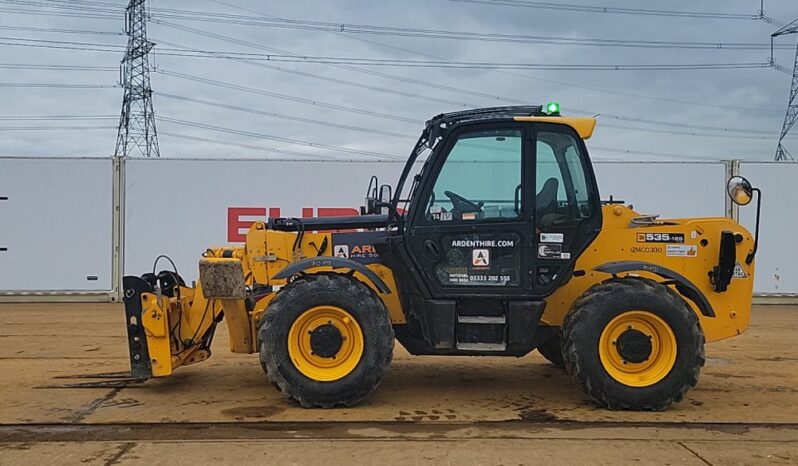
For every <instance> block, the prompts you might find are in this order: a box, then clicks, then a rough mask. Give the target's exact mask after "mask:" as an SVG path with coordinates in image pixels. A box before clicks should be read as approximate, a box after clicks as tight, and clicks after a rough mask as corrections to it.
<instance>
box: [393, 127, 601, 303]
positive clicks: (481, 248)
mask: <svg viewBox="0 0 798 466" xmlns="http://www.w3.org/2000/svg"><path fill="white" fill-rule="evenodd" d="M443 144H444V145H443V146H442V147H441V148H440V149H439V150H438V151H436V153H434V154H433V159H431V164H430V165H429V166H428V167H425V172H427V173H425V176H423V177H422V180H421V184H420V185H419V187H418V191H417V193H418V194H417V195H415V196H414V199H413V202H412V204H411V208H410V212H409V214H408V217H409V220H410V222H409V227H408V228H407V229H406V230H405V244H406V245H407V251H408V254H409V256H410V258H411V260H412V261H413V262H414V265H415V267H416V270H418V271H419V273H420V275H421V278H422V280H421V281H422V284H423V286H424V287H426V288H427V290H428V295H429V296H430V297H431V298H433V299H434V298H446V297H455V296H456V297H468V296H474V297H477V296H478V297H480V298H485V297H490V296H495V297H497V298H503V297H507V298H512V297H513V296H516V297H524V298H539V297H545V296H547V295H548V294H551V293H552V292H553V291H554V290H556V289H557V287H558V286H559V285H560V284H561V283H563V282H564V281H565V280H567V279H568V278H569V277H570V276H571V273H572V272H573V265H574V263H575V261H576V259H577V258H578V256H579V255H580V254H581V253H582V251H584V249H585V248H586V247H587V246H588V245H589V244H590V243H591V242H592V241H593V239H595V237H596V236H597V235H598V232H599V231H600V227H601V204H600V201H599V197H598V191H597V187H596V182H595V178H594V176H593V171H592V168H591V165H590V161H589V159H588V157H587V151H586V149H585V146H584V143H583V141H582V140H581V138H579V136H578V135H577V134H576V132H575V131H574V130H573V129H572V128H570V127H569V126H567V125H563V124H548V123H536V124H530V123H525V124H524V123H514V122H507V123H494V124H480V125H467V126H463V127H460V128H457V129H455V130H454V131H453V132H452V133H451V134H449V135H448V137H447V138H446V140H445V141H444V143H443Z"/></svg>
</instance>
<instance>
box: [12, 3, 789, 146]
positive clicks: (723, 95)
mask: <svg viewBox="0 0 798 466" xmlns="http://www.w3.org/2000/svg"><path fill="white" fill-rule="evenodd" d="M499 1H500V2H504V3H505V4H501V3H498V4H497V3H496V0H468V1H463V0H455V1H452V0H402V1H380V2H366V1H353V0H352V1H348V0H336V1H293V2H262V1H253V0H197V1H193V2H186V1H177V0H154V1H152V2H150V4H151V13H152V17H151V18H150V22H149V36H150V40H152V41H153V42H155V43H156V44H157V45H156V48H155V50H156V52H155V54H154V57H153V59H152V63H153V65H155V66H156V69H157V71H156V72H154V73H153V74H152V77H151V79H152V89H153V92H154V104H155V112H156V115H157V117H158V122H157V128H158V132H159V133H160V137H159V141H160V150H161V156H162V157H249V158H292V157H300V156H303V155H306V156H309V157H313V158H316V157H325V158H339V159H363V158H367V159H369V158H380V157H383V156H399V157H405V156H406V155H407V153H408V151H409V150H410V148H411V146H412V144H413V142H414V139H415V137H416V136H417V134H418V133H419V131H420V130H421V128H422V126H423V122H424V121H425V120H426V119H427V118H429V117H430V116H432V115H435V114H437V113H441V112H446V111H453V110H462V109H465V108H472V107H483V106H494V105H508V104H519V103H528V104H540V103H545V102H548V101H558V102H560V103H561V104H562V107H563V109H564V113H572V114H584V113H587V112H590V113H593V114H598V115H599V125H598V128H597V130H596V133H595V135H594V138H593V139H591V140H590V141H588V148H589V149H590V150H591V153H592V155H593V157H594V158H601V159H635V160H661V159H698V160H702V159H705V158H706V159H718V158H739V159H748V160H768V159H772V158H773V155H774V151H775V146H776V141H777V134H778V133H779V131H780V130H781V125H782V121H783V118H784V111H785V108H786V104H787V95H788V92H789V86H790V75H789V74H787V73H785V72H783V71H778V70H775V69H772V68H762V67H756V68H732V69H711V70H706V69H704V70H694V69H688V70H684V69H683V70H674V69H667V68H672V65H697V64H701V65H707V64H727V65H728V64H732V65H734V66H737V65H739V64H743V63H745V64H759V63H765V62H766V61H767V60H768V58H769V55H770V49H769V43H770V38H769V35H770V34H771V33H772V32H773V31H775V30H776V29H778V27H779V23H780V24H786V23H788V22H790V21H792V20H793V19H795V17H796V16H798V4H797V3H796V2H795V0H778V1H776V0H765V10H766V14H767V15H768V16H769V17H772V18H773V19H774V20H775V21H776V22H777V23H776V24H769V23H767V22H766V21H762V20H758V19H751V18H750V17H753V16H755V15H756V14H757V12H758V10H759V2H758V1H756V0H746V1H742V0H738V1H722V2H721V1H718V0H716V1H701V0H693V1H689V2H688V1H669V2H657V3H653V2H652V3H650V5H651V6H650V8H657V9H661V10H669V11H682V12H684V11H687V12H702V13H712V14H710V15H708V16H704V17H695V16H696V15H687V16H673V15H665V14H657V15H642V14H639V12H638V14H618V13H612V12H605V13H602V12H590V11H581V10H582V9H580V8H574V9H549V8H540V7H533V6H534V5H533V4H530V3H526V5H525V6H524V5H521V6H519V4H522V3H524V2H526V0H499ZM573 1H574V2H577V1H579V0H573ZM506 3H512V4H513V5H507V4H506ZM533 3H534V2H533ZM598 3H599V4H600V5H601V6H606V7H615V8H632V9H634V8H644V7H645V6H641V5H642V4H641V2H638V1H631V0H627V1H623V0H606V2H598ZM126 4H127V2H126V1H111V0H105V1H104V2H103V1H89V0H75V1H70V0H61V1H55V0H53V1H50V0H39V1H16V0H0V36H1V37H2V39H0V64H2V65H0V66H2V68H0V73H2V74H1V75H0V76H1V77H0V97H2V98H1V99H0V102H2V107H0V119H1V120H2V121H0V128H2V129H1V130H0V155H2V156H12V155H24V156H108V155H111V154H113V151H114V146H115V141H116V129H115V127H116V124H117V120H118V114H119V110H120V105H121V99H122V89H121V88H119V87H115V85H116V83H117V80H118V79H119V72H118V71H117V67H118V64H119V62H120V60H121V58H122V47H123V46H124V45H125V43H126V37H125V36H124V35H123V34H122V32H121V30H122V26H123V23H124V7H125V6H126ZM587 4H588V3H587V2H583V3H582V5H587ZM648 4H649V3H648V2H647V3H646V5H648ZM538 6H539V5H538ZM189 10H191V11H189ZM197 12H201V13H197ZM203 13H205V14H203ZM208 13H211V14H208ZM631 13H634V12H631ZM727 15H731V16H727ZM336 24H337V25H341V26H339V27H336V26H335V25H336ZM392 28H393V29H392ZM341 29H343V32H341ZM409 29H412V30H415V32H409V31H408V30H409ZM350 30H351V31H352V32H350ZM358 30H359V31H370V32H372V33H371V34H366V33H362V32H361V33H358V32H354V31H358ZM418 30H424V31H422V32H419V31H418ZM452 33H457V34H452ZM497 34H501V35H510V36H525V37H523V38H518V37H513V38H511V39H512V40H508V39H507V38H506V37H505V38H504V39H502V38H500V40H496V37H497V36H496V35H497ZM485 35H490V36H489V37H487V38H486V36H485ZM419 36H422V37H419ZM442 36H443V37H442ZM452 36H455V37H456V38H451V37H452ZM488 38H489V39H490V40H487V39H488ZM475 39H476V40H475ZM574 39H576V41H574ZM796 39H798V37H797V36H796V35H793V36H784V37H781V38H779V39H778V40H777V42H776V45H777V48H776V50H775V57H776V59H777V63H779V64H781V65H783V66H784V67H785V68H787V69H788V70H789V71H790V72H791V70H792V64H793V58H794V54H795V44H796ZM607 41H616V42H614V43H616V44H618V43H620V44H622V45H627V46H625V47H615V46H608V45H607V43H608V42H607ZM618 41H619V42H618ZM651 41H654V42H659V43H660V44H656V45H657V46H656V47H650V46H644V47H641V45H651V44H645V42H651ZM551 42H554V43H551ZM568 42H570V43H568ZM574 42H576V43H574ZM597 42H600V43H601V44H602V45H584V44H596V43H597ZM663 43H664V44H663ZM679 43H681V44H679ZM685 43H687V45H686V44H685ZM87 44H88V45H87ZM702 44H722V45H720V46H715V47H712V46H710V47H705V46H704V45H702ZM729 44H738V45H736V46H732V45H729ZM739 44H743V45H739ZM628 45H634V46H633V47H632V46H628ZM666 45H667V46H666ZM688 45H689V47H693V48H687V47H688ZM695 47H701V48H695ZM184 49H188V50H190V51H189V52H183V51H181V50H184ZM197 51H201V52H197ZM209 52H214V53H216V52H220V53H216V55H220V57H215V58H211V57H209V55H211V54H210V53H209ZM264 54H273V55H278V56H279V57H277V59H278V60H286V59H287V60H289V61H272V60H269V61H267V60H265V58H266V57H265V55H264ZM297 56H301V57H334V58H336V60H333V61H334V63H318V61H319V60H318V59H316V58H313V59H310V60H308V59H298V60H297V59H296V58H291V57H297ZM341 58H345V59H347V60H343V63H342V60H340V59H341ZM353 58H354V59H380V60H388V61H387V62H382V63H387V64H391V65H400V66H377V65H376V64H374V63H369V64H363V63H358V64H352V63H351V60H349V59H353ZM327 61H330V60H327ZM408 61H415V62H419V61H420V62H423V63H421V65H423V66H416V67H410V66H408ZM451 62H464V63H467V64H466V65H465V66H466V68H464V69H453V68H445V67H440V66H441V65H445V66H450V65H451ZM474 62H483V63H502V64H512V65H530V64H534V65H544V66H543V67H542V68H544V69H498V70H497V69H483V68H475V67H473V65H469V64H468V63H474ZM447 63H449V64H448V65H447ZM430 64H433V65H437V66H436V67H431V66H429V65H430ZM554 65H624V66H628V65H632V66H637V65H666V66H665V67H664V68H666V69H657V70H623V69H622V70H586V69H576V70H574V69H571V70H562V69H560V70H556V69H549V68H551V67H553V66H554ZM42 67H44V68H45V69H42ZM58 67H62V68H58ZM64 67H66V68H64ZM75 67H82V68H83V69H81V70H76V69H74V68H75ZM87 67H88V68H87ZM37 68H38V69H37ZM538 68H541V67H540V66H538ZM64 127H69V128H70V129H63V128H64ZM794 133H795V136H794V137H791V138H790V139H789V140H788V144H787V147H788V149H790V150H791V151H792V153H793V154H798V129H796V131H794ZM319 145H320V146H319Z"/></svg>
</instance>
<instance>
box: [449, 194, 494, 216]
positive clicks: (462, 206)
mask: <svg viewBox="0 0 798 466" xmlns="http://www.w3.org/2000/svg"><path fill="white" fill-rule="evenodd" d="M443 194H445V195H446V197H448V198H449V199H451V201H452V206H453V208H454V209H453V210H454V211H456V212H481V211H482V206H483V205H484V203H482V202H479V203H474V202H472V201H469V200H468V199H466V198H464V197H463V196H461V195H459V194H457V193H453V192H451V191H444V192H443Z"/></svg>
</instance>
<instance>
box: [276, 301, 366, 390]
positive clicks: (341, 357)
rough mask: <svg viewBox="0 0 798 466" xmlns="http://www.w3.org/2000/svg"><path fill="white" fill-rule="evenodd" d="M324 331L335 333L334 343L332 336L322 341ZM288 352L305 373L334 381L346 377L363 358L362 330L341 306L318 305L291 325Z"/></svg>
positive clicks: (328, 333) (333, 334) (325, 332)
mask: <svg viewBox="0 0 798 466" xmlns="http://www.w3.org/2000/svg"><path fill="white" fill-rule="evenodd" d="M314 332H315V335H314ZM321 333H324V334H325V335H327V336H328V337H329V336H330V335H332V339H333V340H334V341H333V343H332V346H331V345H330V343H329V341H330V338H327V343H326V344H325V345H324V346H323V347H322V346H320V345H319V342H318V339H319V335H320V334H321ZM312 340H313V341H312ZM314 345H315V346H314ZM288 355H289V357H290V358H291V361H292V362H293V363H294V366H295V367H296V368H297V369H298V370H299V372H301V373H302V374H303V375H305V376H307V377H308V378H311V379H313V380H317V381H319V382H332V381H334V380H338V379H341V378H343V377H346V376H347V375H348V374H349V373H350V372H352V371H353V370H354V369H355V367H356V366H357V364H358V363H359V362H360V358H361V357H362V356H363V332H362V331H361V330H360V325H358V323H357V321H356V320H355V319H354V317H352V315H351V314H349V313H348V312H346V311H345V310H343V309H341V308H340V307H337V306H316V307H313V308H310V309H308V310H307V311H305V312H303V313H302V314H301V315H300V316H299V317H298V318H297V319H296V320H295V321H294V323H293V325H291V330H289V331H288Z"/></svg>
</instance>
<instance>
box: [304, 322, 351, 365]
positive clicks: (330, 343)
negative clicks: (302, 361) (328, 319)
mask: <svg viewBox="0 0 798 466" xmlns="http://www.w3.org/2000/svg"><path fill="white" fill-rule="evenodd" d="M343 342H344V339H343V336H342V335H341V331H340V330H338V329H337V328H336V327H335V326H334V325H332V324H324V325H320V326H318V327H316V328H315V329H314V330H312V331H311V332H310V349H311V350H312V351H313V354H314V355H316V356H319V357H322V358H334V357H335V355H336V354H338V352H339V351H340V350H341V345H342V344H343Z"/></svg>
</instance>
